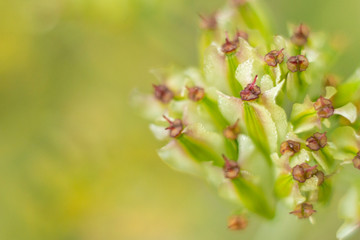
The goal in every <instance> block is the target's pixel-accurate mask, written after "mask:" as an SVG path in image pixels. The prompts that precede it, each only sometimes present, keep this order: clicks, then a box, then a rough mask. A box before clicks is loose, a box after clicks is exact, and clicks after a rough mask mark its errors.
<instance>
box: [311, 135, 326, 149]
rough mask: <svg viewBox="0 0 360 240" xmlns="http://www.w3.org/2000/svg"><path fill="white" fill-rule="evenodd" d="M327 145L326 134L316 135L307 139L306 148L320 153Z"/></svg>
mask: <svg viewBox="0 0 360 240" xmlns="http://www.w3.org/2000/svg"><path fill="white" fill-rule="evenodd" d="M326 144H327V137H326V132H324V133H318V132H317V133H315V134H314V135H313V136H311V137H309V138H308V139H306V146H307V147H308V148H310V149H311V150H313V151H318V150H319V149H320V148H323V147H325V146H326Z"/></svg>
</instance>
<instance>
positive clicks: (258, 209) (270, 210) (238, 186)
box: [232, 178, 275, 219]
mask: <svg viewBox="0 0 360 240" xmlns="http://www.w3.org/2000/svg"><path fill="white" fill-rule="evenodd" d="M232 183H233V185H234V187H235V190H236V192H237V194H238V197H239V200H240V201H241V202H242V204H243V205H244V206H245V207H246V208H248V209H249V210H250V211H252V212H254V213H256V214H258V215H260V216H262V217H265V218H268V219H271V218H273V217H274V215H275V213H274V207H272V206H271V205H270V203H269V202H268V201H267V199H266V197H265V194H264V193H263V191H262V190H261V189H260V188H258V187H257V186H256V185H254V184H253V183H251V182H249V181H248V180H246V179H244V178H236V179H233V180H232Z"/></svg>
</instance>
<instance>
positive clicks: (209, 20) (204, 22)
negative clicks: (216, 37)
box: [199, 13, 217, 30]
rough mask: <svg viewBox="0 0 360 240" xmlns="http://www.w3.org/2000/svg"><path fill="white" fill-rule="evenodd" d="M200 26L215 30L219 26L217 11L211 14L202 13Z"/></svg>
mask: <svg viewBox="0 0 360 240" xmlns="http://www.w3.org/2000/svg"><path fill="white" fill-rule="evenodd" d="M199 16H200V18H201V21H200V28H202V29H204V30H215V29H216V27H217V20H216V13H213V14H210V15H208V16H203V15H200V14H199Z"/></svg>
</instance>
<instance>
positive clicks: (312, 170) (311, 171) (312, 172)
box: [301, 163, 318, 179]
mask: <svg viewBox="0 0 360 240" xmlns="http://www.w3.org/2000/svg"><path fill="white" fill-rule="evenodd" d="M301 167H302V168H303V169H304V171H305V178H306V179H309V178H312V177H313V176H314V175H315V174H316V173H317V172H318V170H317V169H316V168H317V165H315V166H312V167H311V166H310V165H309V164H307V163H302V164H301Z"/></svg>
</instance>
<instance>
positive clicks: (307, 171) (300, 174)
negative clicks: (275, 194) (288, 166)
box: [291, 163, 318, 183]
mask: <svg viewBox="0 0 360 240" xmlns="http://www.w3.org/2000/svg"><path fill="white" fill-rule="evenodd" d="M316 167H317V165H315V166H313V167H311V166H310V165H309V164H307V163H302V164H300V165H296V166H295V167H293V169H292V171H291V174H292V176H293V178H294V180H296V181H298V182H300V183H303V182H305V181H306V179H309V178H312V177H313V176H314V175H315V174H316V173H317V172H318V170H317V169H316Z"/></svg>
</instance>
